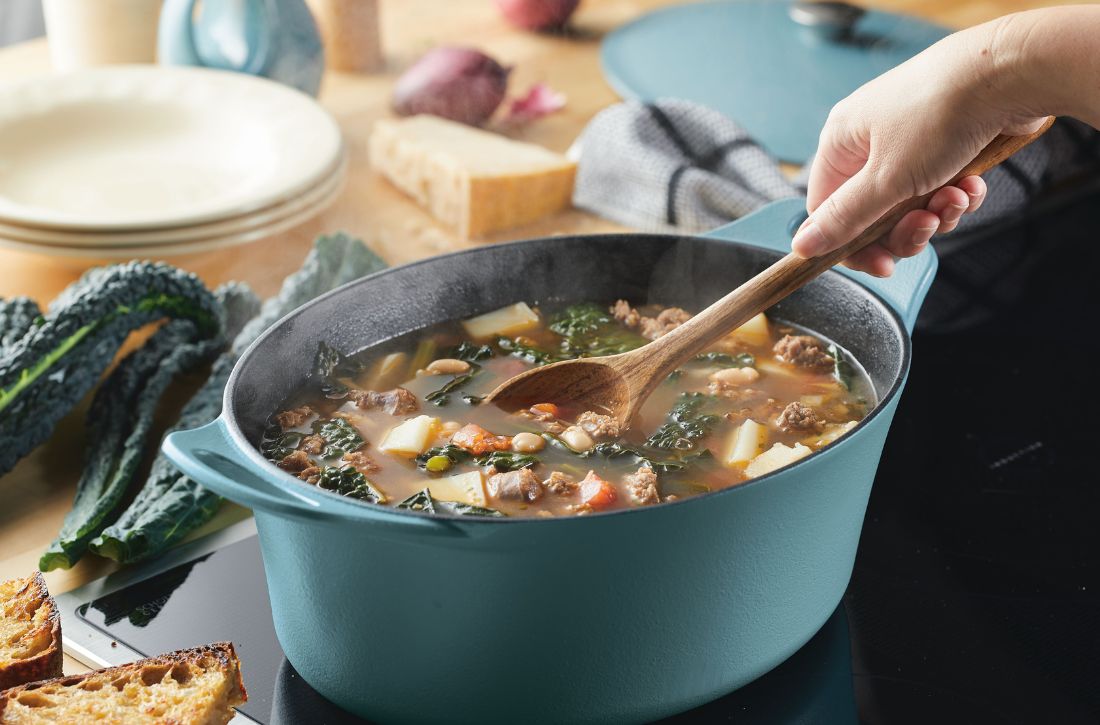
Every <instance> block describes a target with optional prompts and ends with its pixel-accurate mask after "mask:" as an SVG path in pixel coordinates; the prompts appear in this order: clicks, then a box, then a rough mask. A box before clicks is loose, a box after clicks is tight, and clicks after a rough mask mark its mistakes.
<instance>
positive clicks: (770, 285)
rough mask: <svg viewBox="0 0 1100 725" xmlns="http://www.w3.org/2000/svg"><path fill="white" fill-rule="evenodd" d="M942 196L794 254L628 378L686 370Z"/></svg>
mask: <svg viewBox="0 0 1100 725" xmlns="http://www.w3.org/2000/svg"><path fill="white" fill-rule="evenodd" d="M1052 123H1054V117H1053V116H1051V117H1049V118H1048V119H1047V120H1046V122H1044V123H1043V125H1042V126H1041V127H1040V128H1039V130H1038V131H1036V132H1034V133H1032V134H1028V135H1026V136H1005V135H1000V136H997V137H996V138H995V139H993V140H992V141H990V142H989V145H987V146H986V147H985V148H984V149H982V150H981V152H980V153H979V154H978V155H977V156H976V157H974V160H973V161H971V162H970V163H969V164H967V165H966V166H965V167H964V168H963V169H962V171H960V172H959V173H958V174H956V175H955V177H954V178H953V179H952V180H951V181H950V182H948V184H947V185H948V186H950V185H953V184H955V183H957V182H958V181H959V180H960V179H962V178H964V177H966V176H974V175H977V174H982V173H984V172H986V171H988V170H989V169H991V168H993V167H994V166H996V165H997V164H999V163H1001V162H1002V161H1004V160H1005V159H1007V158H1008V157H1009V156H1011V155H1012V154H1014V153H1016V152H1017V151H1019V150H1020V149H1022V148H1024V147H1025V146H1027V145H1028V144H1030V143H1031V142H1032V141H1034V140H1035V139H1037V138H1039V137H1040V136H1042V135H1043V133H1044V132H1045V131H1046V130H1047V129H1048V128H1050V126H1051V124H1052ZM936 191H938V189H936V190H933V191H930V192H928V193H927V194H923V195H921V196H916V197H913V198H912V199H907V200H905V201H903V202H901V203H899V204H897V205H896V206H894V208H892V209H891V210H890V211H888V212H886V213H885V214H884V215H882V217H880V218H879V219H878V221H876V222H875V223H874V224H872V225H871V226H869V227H867V229H866V230H864V231H863V233H862V234H860V235H859V236H857V237H856V238H855V239H853V240H852V241H850V242H848V243H847V244H845V245H843V246H841V247H838V248H837V249H834V250H833V251H831V252H828V253H826V254H823V255H821V256H820V257H812V258H810V259H803V258H801V257H798V256H795V255H794V254H788V255H787V256H785V257H783V258H782V259H780V260H779V261H778V262H776V263H775V264H773V265H771V266H770V267H768V268H767V269H765V270H764V271H762V272H760V273H759V274H757V275H756V276H755V277H753V278H752V279H750V280H748V281H747V282H745V283H744V284H742V285H741V286H739V287H738V288H737V289H735V290H734V291H732V292H730V293H729V294H728V295H726V296H725V297H723V298H722V299H720V300H718V301H717V302H715V303H714V304H712V305H711V306H710V307H707V308H706V309H705V310H703V311H702V312H700V313H699V314H697V315H695V316H694V317H693V318H691V319H690V320H689V321H688V322H686V323H684V324H683V325H681V326H680V327H677V328H676V329H675V330H673V331H672V332H670V333H668V334H667V335H665V336H663V337H661V338H659V340H658V342H657V343H655V344H650V345H646V346H645V347H644V348H640V349H639V350H638V351H637V352H639V353H641V354H639V355H638V357H637V363H638V364H637V365H636V366H633V367H632V368H630V369H629V373H628V374H630V375H631V376H632V377H635V379H636V380H638V381H639V382H640V381H641V380H642V379H645V378H648V377H649V376H653V379H655V380H662V379H664V376H665V375H667V374H668V373H670V372H672V371H673V370H674V369H675V368H676V367H678V366H679V365H681V364H683V362H684V360H685V359H687V358H688V357H690V356H692V355H694V354H696V353H699V352H701V351H702V350H704V349H705V348H707V347H708V346H710V345H712V344H713V343H714V342H715V341H717V340H718V339H720V338H721V337H723V336H725V335H727V334H728V333H729V332H730V331H732V330H733V329H734V328H737V327H739V326H740V325H742V324H744V323H745V322H747V321H748V320H749V319H751V318H752V317H753V316H754V315H756V314H757V313H759V312H763V311H764V310H766V309H767V308H769V307H771V306H772V305H773V304H775V303H776V302H778V301H779V300H781V299H783V298H784V297H786V296H787V295H789V294H790V293H792V292H794V291H795V290H796V289H798V288H799V287H802V286H803V285H804V284H806V283H807V282H809V281H810V280H812V279H813V278H815V277H817V276H818V275H819V274H821V273H822V272H824V271H825V270H827V269H829V268H831V267H832V266H833V265H835V264H837V263H838V262H841V261H843V260H844V259H846V258H847V257H849V256H851V255H852V254H854V253H856V252H858V251H859V250H860V249H863V248H864V247H866V246H867V245H869V244H871V243H872V242H874V241H876V240H878V239H880V238H882V236H883V235H884V234H886V233H887V232H889V230H890V229H892V228H893V227H894V225H895V224H897V223H898V221H900V220H901V218H902V217H903V216H905V215H906V214H908V213H909V212H910V211H913V210H914V209H923V208H925V207H926V206H927V205H928V201H929V200H930V199H931V198H932V195H933V194H935V193H936ZM643 350H644V351H645V352H644V353H642V351H643ZM627 354H628V355H631V354H632V353H627Z"/></svg>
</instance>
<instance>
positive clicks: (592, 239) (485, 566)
mask: <svg viewBox="0 0 1100 725" xmlns="http://www.w3.org/2000/svg"><path fill="white" fill-rule="evenodd" d="M803 204H804V202H803V201H802V200H799V199H795V200H790V201H784V202H777V203H775V204H772V205H770V206H768V207H766V208H764V209H763V210H761V211H759V212H757V213H756V214H753V215H751V216H749V217H746V218H744V219H742V220H740V221H738V222H736V223H734V224H731V225H729V226H728V227H724V228H722V229H719V230H717V231H715V232H714V233H712V234H711V235H708V236H706V237H674V236H661V235H608V236H589V237H555V238H549V239H539V240H533V241H527V242H516V243H512V244H502V245H493V246H487V247H482V248H477V249H471V250H467V251H463V252H459V253H455V254H451V255H446V256H443V257H436V258H433V259H429V260H424V261H421V262H417V263H413V264H410V265H406V266H403V267H398V268H395V269H391V270H386V271H384V272H381V273H378V274H375V275H371V276H369V277H366V278H363V279H362V280H358V281H356V282H353V283H350V284H348V285H346V286H344V287H341V288H340V289H338V290H335V291H333V292H331V293H329V294H327V295H325V296H323V297H320V298H318V299H317V300H315V301H313V302H311V303H309V304H307V305H305V306H304V307H302V308H300V309H298V310H297V311H295V312H293V313H291V314H290V315H288V316H287V317H286V318H284V319H283V320H281V321H280V322H279V323H277V324H276V325H275V326H274V327H273V328H271V329H270V330H269V331H268V332H267V333H265V334H264V335H263V336H262V337H261V338H260V339H258V340H257V341H256V342H255V343H254V344H253V345H252V346H251V348H249V350H248V351H247V352H246V353H245V355H244V356H243V357H242V358H241V360H240V362H239V363H238V364H237V366H236V368H235V369H234V372H233V375H232V377H231V379H230V381H229V383H228V385H227V387H226V393H225V399H224V410H223V413H222V415H221V417H220V418H218V420H217V421H215V422H213V423H211V424H209V425H207V426H205V427H203V428H199V429H197V430H192V431H183V432H178V433H174V434H172V435H171V436H169V437H168V438H167V440H166V441H165V444H164V450H165V453H166V454H167V455H168V456H169V458H170V459H171V460H172V461H173V462H174V463H175V464H176V465H178V466H179V467H180V468H181V469H182V470H183V471H185V472H186V473H187V474H188V475H189V476H191V477H192V478H194V479H195V480H197V481H199V482H200V483H202V484H203V485H205V486H208V487H209V488H211V489H212V490H214V491H217V492H218V493H220V494H222V495H224V496H226V497H227V498H230V499H232V500H234V501H237V502H239V503H242V504H244V505H246V506H250V507H252V508H253V510H254V511H255V515H256V526H257V529H258V531H259V537H260V544H261V548H262V551H263V557H264V565H265V569H266V572H267V580H268V585H269V588H270V594H271V605H272V612H273V615H274V620H275V627H276V631H277V633H278V636H279V641H280V643H281V644H282V646H283V649H284V651H285V653H286V656H287V659H288V660H289V661H290V662H291V663H292V664H293V666H294V668H295V670H296V671H297V672H298V673H299V674H300V675H301V676H302V677H303V679H305V680H306V681H307V682H308V683H309V684H310V685H311V686H312V687H313V688H314V689H316V690H317V691H318V692H319V693H320V694H322V695H323V696H325V697H326V698H328V699H329V700H331V701H332V702H333V703H335V704H337V705H339V706H340V707H343V708H345V709H347V710H349V711H351V712H354V713H356V714H358V715H361V716H363V717H367V718H371V719H376V720H380V721H386V722H390V721H395V722H425V721H450V722H470V723H488V722H525V723H531V722H548V723H563V722H635V721H643V720H651V719H655V718H659V717H662V716H665V715H670V714H672V713H676V712H680V711H683V710H686V709H688V708H691V707H693V706H695V705H698V704H701V703H703V702H706V701H709V700H712V699H714V698H717V697H719V696H721V695H723V694H725V693H727V692H730V691H732V690H734V689H736V688H738V687H740V686H742V685H744V684H746V683H748V682H750V681H752V680H753V679H755V678H757V677H759V676H760V675H762V674H764V673H765V672H767V671H769V670H770V669H772V668H774V667H775V666H776V665H778V664H779V663H780V662H782V661H783V660H784V659H786V658H787V657H789V656H790V655H791V654H792V653H794V652H795V651H796V650H798V649H799V648H800V647H801V646H802V645H803V644H805V643H806V642H807V641H808V640H809V639H810V638H811V637H812V636H813V634H814V633H815V632H816V631H817V630H818V629H819V628H820V627H821V626H822V624H823V623H824V622H825V621H826V620H827V619H828V617H829V616H830V614H831V613H832V612H833V611H834V610H835V608H836V606H837V603H838V602H839V601H840V598H841V596H842V595H843V593H844V590H845V588H846V586H847V584H848V580H849V578H850V576H851V572H852V565H853V562H854V559H855V554H856V546H857V543H858V541H859V535H860V529H861V527H862V523H863V515H864V511H865V509H866V505H867V498H868V495H869V493H870V490H871V484H872V481H873V479H874V476H875V469H876V467H877V465H878V458H879V455H880V453H881V450H882V445H883V442H884V440H885V438H886V434H887V430H888V428H889V425H890V421H891V418H892V417H893V414H894V411H895V409H896V406H897V403H898V397H899V395H900V393H901V389H902V387H903V385H904V382H905V377H906V374H907V372H908V369H909V359H910V342H909V334H908V328H909V327H910V326H911V325H912V322H913V319H914V318H915V316H916V312H917V310H918V308H919V306H920V302H921V299H922V298H923V296H924V293H925V292H926V291H927V289H928V286H929V284H930V283H931V280H932V276H933V274H934V271H935V267H936V261H935V257H934V255H933V254H932V253H931V252H926V253H925V254H923V255H921V256H919V257H917V258H915V259H913V260H908V261H906V262H904V263H903V264H901V265H899V273H898V274H897V275H895V277H893V278H891V279H889V280H871V279H869V278H866V277H859V278H856V277H853V276H851V275H848V274H846V273H841V272H836V271H831V272H827V273H826V274H824V275H822V276H821V277H819V278H818V279H816V280H814V281H813V282H812V283H810V284H809V285H807V286H806V287H804V288H803V289H801V290H799V291H798V292H796V293H794V294H793V295H791V296H790V297H788V298H787V299H785V300H783V301H782V302H780V303H778V304H777V305H776V306H775V307H774V308H773V309H772V310H771V314H773V315H775V316H777V317H778V318H781V319H789V320H792V321H797V322H799V323H801V324H804V325H806V326H807V327H809V328H810V329H813V330H815V331H816V332H818V333H820V334H822V335H824V336H826V337H828V338H830V339H832V340H834V341H836V342H838V343H839V344H841V345H842V346H844V347H845V348H847V349H848V350H849V351H850V352H852V353H853V354H854V355H855V356H856V358H857V359H858V360H860V361H861V362H862V363H863V365H864V367H865V369H866V370H867V372H868V375H869V377H870V378H871V380H872V382H873V384H874V387H875V390H876V395H877V398H878V403H877V405H876V407H875V408H874V410H873V411H872V413H871V414H870V415H868V417H867V418H865V419H864V420H863V421H862V422H861V423H860V424H859V425H858V426H857V427H856V428H855V429H854V430H853V432H852V433H850V434H849V435H847V436H845V437H844V438H842V439H841V440H839V441H838V442H837V443H835V444H833V445H831V446H829V447H827V448H825V449H823V450H821V451H818V452H816V453H814V454H812V455H810V456H808V457H807V458H805V459H803V460H801V461H800V462H798V463H796V464H794V465H792V466H789V467H787V468H784V469H781V470H779V471H776V472H774V473H772V474H769V475H767V476H763V477H761V478H758V479H754V480H752V481H750V482H748V483H745V484H742V485H739V486H736V487H733V488H728V489H725V490H721V491H716V492H712V493H709V494H704V495H700V496H697V497H694V498H688V499H683V500H681V501H677V502H673V503H666V504H662V505H659V506H652V507H645V508H642V509H635V510H625V511H617V512H609V513H602V514H595V515H591V516H585V517H569V518H552V519H543V518H529V519H477V518H462V517H448V516H434V517H433V516H430V515H426V514H420V513H416V512H409V511H397V510H394V509H391V508H385V507H379V506H372V505H370V504H365V503H361V502H358V501H352V500H348V499H345V498H342V497H340V496H338V495H335V494H332V493H330V492H327V491H323V490H319V489H317V488H315V487H311V486H307V485H305V484H303V483H301V482H300V481H298V480H297V479H295V478H294V477H292V476H290V475H289V474H286V473H284V472H282V471H280V470H278V469H277V468H276V467H274V466H272V465H271V464H269V463H268V462H267V461H265V460H264V459H263V458H262V457H261V455H260V454H259V453H258V451H257V450H256V448H255V445H256V443H257V442H258V440H259V438H260V435H261V432H262V430H263V428H264V425H265V423H266V420H267V417H268V415H270V413H271V412H272V411H273V410H276V409H277V407H278V406H279V404H280V403H281V401H282V400H283V399H284V398H285V396H287V395H288V394H289V393H290V392H291V391H292V390H294V389H295V388H297V387H298V385H299V384H300V383H301V381H302V380H303V379H304V378H305V377H306V376H307V375H308V374H309V368H310V365H311V361H312V357H313V352H314V351H315V350H316V349H317V345H318V343H319V342H321V341H325V342H327V343H328V344H331V345H333V346H334V347H336V348H337V349H339V350H341V351H343V352H345V353H348V352H353V351H357V350H360V349H363V348H365V347H368V346H370V345H373V344H377V343H379V342H382V341H384V340H387V339H389V338H392V337H393V336H395V335H398V334H402V333H404V332H408V331H410V330H414V329H417V328H420V327H423V326H425V325H428V324H431V323H434V322H438V321H440V320H442V319H449V318H455V317H466V316H468V315H473V314H476V313H480V312H484V311H486V310H489V309H493V308H496V307H500V306H503V305H505V304H509V303H512V302H515V301H517V300H529V301H530V300H536V301H537V300H546V299H552V298H557V299H565V300H591V299H615V298H617V297H625V298H627V299H630V300H632V301H635V302H639V303H641V302H646V301H654V302H657V301H659V302H662V303H665V304H674V305H679V306H683V307H687V308H694V309H699V308H701V307H702V306H704V305H706V304H708V303H709V302H711V301H713V300H715V299H717V298H718V297H720V296H721V295H722V294H724V293H725V292H727V291H728V290H729V289H730V288H731V287H733V286H735V285H736V284H738V283H739V282H741V281H743V280H744V279H747V278H748V277H749V276H751V275H752V274H755V273H756V272H758V271H760V270H761V269H763V268H764V267H766V266H767V265H769V264H770V263H772V262H774V261H775V260H776V259H777V258H778V257H779V256H780V254H782V253H783V252H785V251H786V250H787V249H788V248H789V243H790V235H791V232H792V231H793V229H794V228H795V227H797V224H798V223H799V222H800V221H801V219H802V218H803V216H804V212H803V211H802V209H803Z"/></svg>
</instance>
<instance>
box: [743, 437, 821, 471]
mask: <svg viewBox="0 0 1100 725" xmlns="http://www.w3.org/2000/svg"><path fill="white" fill-rule="evenodd" d="M810 453H812V451H811V450H810V449H809V448H807V447H806V446H804V445H802V444H801V443H795V444H794V448H791V447H790V446H785V445H783V444H782V443H776V444H775V445H774V446H772V447H771V448H769V449H768V450H766V451H764V452H763V453H761V454H760V455H759V456H757V457H756V458H754V459H752V461H751V462H750V463H749V465H748V466H746V467H745V475H746V476H748V477H749V478H756V477H757V476H763V475H764V474H765V473H771V472H772V471H774V470H776V469H779V468H782V467H783V466H786V465H789V464H791V463H794V462H795V461H797V460H799V459H802V458H805V457H806V456H808V455H810Z"/></svg>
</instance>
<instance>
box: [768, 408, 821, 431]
mask: <svg viewBox="0 0 1100 725" xmlns="http://www.w3.org/2000/svg"><path fill="white" fill-rule="evenodd" d="M775 424H776V425H778V426H779V428H780V430H782V431H785V432H787V433H791V432H794V431H815V432H816V431H818V430H820V429H821V426H822V423H821V421H819V420H818V419H817V413H815V412H814V409H813V408H810V407H809V406H806V405H803V404H802V403H799V402H798V401H795V402H793V403H790V404H789V405H787V407H786V408H784V409H783V412H782V413H780V414H779V418H778V419H777V420H776V421H775Z"/></svg>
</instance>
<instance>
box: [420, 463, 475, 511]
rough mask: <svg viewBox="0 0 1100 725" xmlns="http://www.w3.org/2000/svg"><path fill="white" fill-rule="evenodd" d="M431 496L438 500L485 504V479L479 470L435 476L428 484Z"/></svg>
mask: <svg viewBox="0 0 1100 725" xmlns="http://www.w3.org/2000/svg"><path fill="white" fill-rule="evenodd" d="M428 490H429V491H431V493H432V498H437V499H439V500H440V501H460V502H462V503H468V504H472V505H474V506H484V505H485V480H484V478H483V477H482V475H481V471H469V472H467V473H458V474H455V475H454V476H447V477H446V478H437V479H435V480H434V481H432V482H431V483H429V484H428Z"/></svg>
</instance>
